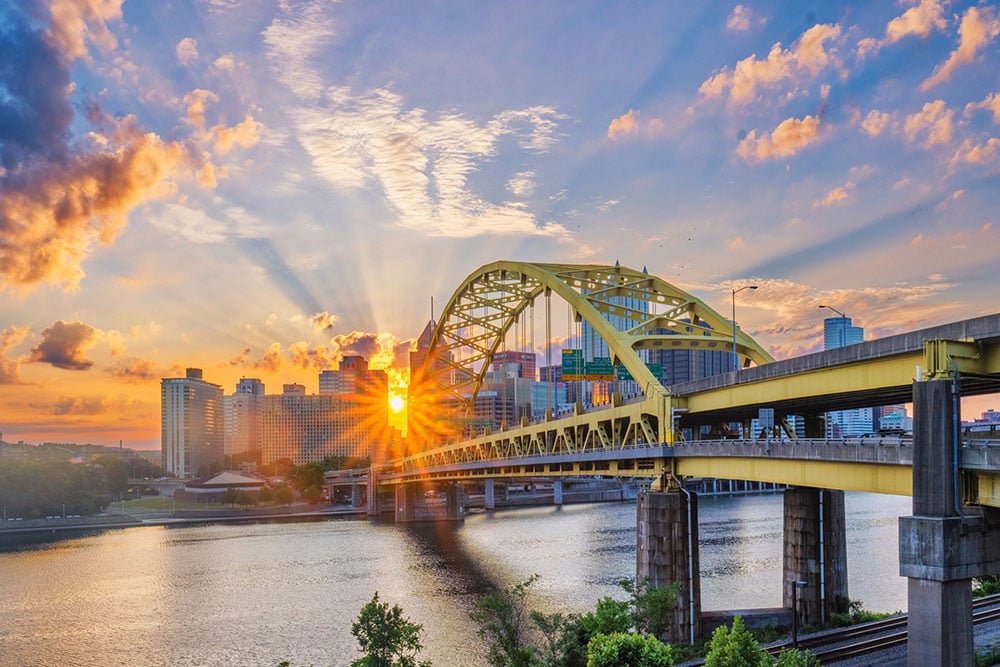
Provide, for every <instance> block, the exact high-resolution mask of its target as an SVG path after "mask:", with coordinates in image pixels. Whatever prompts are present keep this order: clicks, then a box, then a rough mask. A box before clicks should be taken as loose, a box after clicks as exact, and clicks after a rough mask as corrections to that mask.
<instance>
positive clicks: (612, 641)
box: [587, 632, 674, 667]
mask: <svg viewBox="0 0 1000 667" xmlns="http://www.w3.org/2000/svg"><path fill="white" fill-rule="evenodd" d="M673 664H674V660H673V654H672V652H671V649H670V647H669V646H668V645H666V644H664V643H663V642H661V641H660V640H658V639H656V638H655V637H647V636H646V635H640V634H637V633H620V632H616V633H614V634H610V635H595V636H594V637H593V638H592V639H591V640H590V643H589V644H588V645H587V667H670V666H671V665H673Z"/></svg>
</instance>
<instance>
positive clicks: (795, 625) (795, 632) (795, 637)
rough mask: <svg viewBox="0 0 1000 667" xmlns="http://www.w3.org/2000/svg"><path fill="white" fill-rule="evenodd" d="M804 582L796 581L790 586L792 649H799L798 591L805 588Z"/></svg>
mask: <svg viewBox="0 0 1000 667" xmlns="http://www.w3.org/2000/svg"><path fill="white" fill-rule="evenodd" d="M805 587H806V582H804V581H796V582H794V583H793V584H792V648H798V647H799V595H798V593H799V589H800V588H805Z"/></svg>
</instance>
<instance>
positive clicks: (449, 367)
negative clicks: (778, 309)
mask: <svg viewBox="0 0 1000 667" xmlns="http://www.w3.org/2000/svg"><path fill="white" fill-rule="evenodd" d="M553 292H554V293H556V294H557V295H558V296H560V297H561V298H562V299H563V300H564V301H566V302H567V303H569V304H570V306H571V307H572V308H573V310H574V312H575V317H576V319H577V321H586V322H588V323H589V324H590V326H592V327H593V328H594V330H595V331H596V332H597V334H598V335H599V336H600V337H601V338H602V339H603V340H604V341H605V342H606V343H607V344H608V349H609V350H610V353H611V355H612V362H613V363H614V364H616V365H617V364H620V365H622V366H624V367H625V368H626V369H628V371H629V373H630V374H631V376H632V378H633V379H635V381H636V382H637V383H638V384H639V386H641V387H642V388H643V390H644V392H645V394H646V396H647V397H650V396H653V395H660V396H666V395H667V391H666V389H664V387H663V386H662V385H661V384H660V381H659V378H656V377H654V376H653V374H652V373H651V372H650V371H649V369H648V368H647V367H646V365H645V364H644V363H643V361H642V359H641V358H640V356H639V355H638V353H637V351H638V350H642V349H689V350H717V351H728V352H732V351H733V325H732V323H731V322H730V321H729V320H728V319H726V318H725V317H723V316H722V315H720V314H719V313H717V312H715V311H714V310H712V309H711V308H709V307H708V306H707V305H705V303H704V302H702V301H701V300H700V299H697V298H695V297H694V296H692V295H690V294H688V293H687V292H684V291H683V290H681V289H679V288H677V287H675V286H674V285H671V284H670V283H668V282H666V281H664V280H662V279H661V278H657V277H656V276H651V275H649V274H648V273H646V272H645V271H636V270H635V269H630V268H628V267H623V266H619V265H615V266H606V265H596V264H593V265H574V264H539V263H529V262H512V261H499V262H494V263H492V264H487V265H486V266H483V267H481V268H479V269H477V270H476V271H474V272H473V273H471V274H470V275H469V276H468V277H467V278H466V279H465V280H464V281H463V282H462V284H461V286H459V288H458V289H457V290H456V291H455V293H454V295H453V296H452V297H451V299H450V300H449V301H448V304H447V305H446V306H445V309H444V312H443V313H442V316H441V319H440V321H439V322H438V324H437V326H436V328H435V330H434V333H433V335H432V337H431V344H430V349H429V351H428V354H427V357H426V361H425V365H424V367H423V368H422V369H421V371H420V372H419V373H418V376H419V377H420V378H422V379H423V381H425V382H428V383H429V384H430V385H431V387H433V389H434V391H435V392H436V393H438V394H439V395H440V394H443V393H447V394H450V395H451V396H453V397H454V398H455V399H457V400H458V401H460V402H461V403H463V404H464V405H466V407H467V408H468V407H471V406H472V404H473V403H474V401H475V397H476V394H477V393H478V392H479V389H480V388H481V386H482V383H483V378H484V376H485V374H486V372H487V371H488V370H489V366H490V362H491V361H492V359H493V356H494V355H495V354H496V353H497V351H498V350H499V348H500V346H501V345H502V343H503V340H504V337H505V336H506V334H507V332H508V331H509V330H510V329H511V327H513V326H514V325H515V323H516V322H518V318H520V317H522V316H523V313H524V311H525V310H526V309H527V308H528V307H529V306H531V305H532V304H533V303H534V301H535V299H536V298H537V297H538V296H540V295H543V294H544V295H546V296H548V295H550V294H551V293H553ZM623 299H629V300H638V301H640V302H641V303H642V304H644V308H645V310H640V309H631V308H626V307H624V306H623V305H622V300H623ZM612 317H614V318H622V320H623V321H625V322H630V323H632V326H631V327H630V328H628V329H627V330H625V331H622V330H619V329H617V328H616V327H615V326H614V325H613V323H612V321H611V318H612ZM662 332H669V333H662ZM736 353H737V354H738V355H739V356H740V357H741V358H742V359H744V364H746V363H748V362H747V360H751V361H753V362H754V363H756V364H758V365H760V364H765V363H770V362H772V361H774V359H773V358H772V357H771V355H769V354H768V353H767V352H766V351H765V350H764V349H763V348H762V347H761V346H760V345H758V344H757V343H756V341H754V340H753V339H752V338H750V337H749V336H748V335H746V334H745V333H743V332H742V331H737V332H736Z"/></svg>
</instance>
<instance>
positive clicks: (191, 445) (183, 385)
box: [160, 368, 225, 477]
mask: <svg viewBox="0 0 1000 667" xmlns="http://www.w3.org/2000/svg"><path fill="white" fill-rule="evenodd" d="M223 422H224V417H223V405H222V387H220V386H219V385H217V384H212V383H210V382H205V380H204V379H203V378H202V372H201V369H200V368H189V369H187V373H186V376H185V377H182V378H163V379H162V380H161V381H160V429H161V430H160V433H161V441H160V447H161V459H162V464H163V467H164V468H165V469H166V470H167V471H168V472H171V473H173V474H175V475H177V476H178V477H194V476H196V475H198V476H200V475H207V474H209V473H210V472H212V469H213V468H218V469H221V467H222V465H223V461H224V452H225V431H224V423H223Z"/></svg>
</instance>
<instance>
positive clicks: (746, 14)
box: [726, 5, 766, 32]
mask: <svg viewBox="0 0 1000 667" xmlns="http://www.w3.org/2000/svg"><path fill="white" fill-rule="evenodd" d="M755 22H757V23H760V24H763V23H765V22H766V21H765V20H764V19H758V18H757V17H756V16H755V15H754V12H753V10H751V9H750V8H748V7H744V6H743V5H736V6H735V7H733V12H732V13H731V14H730V15H729V18H728V19H726V30H729V31H731V32H746V31H747V30H749V29H750V27H751V26H752V25H753V24H754V23H755Z"/></svg>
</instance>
